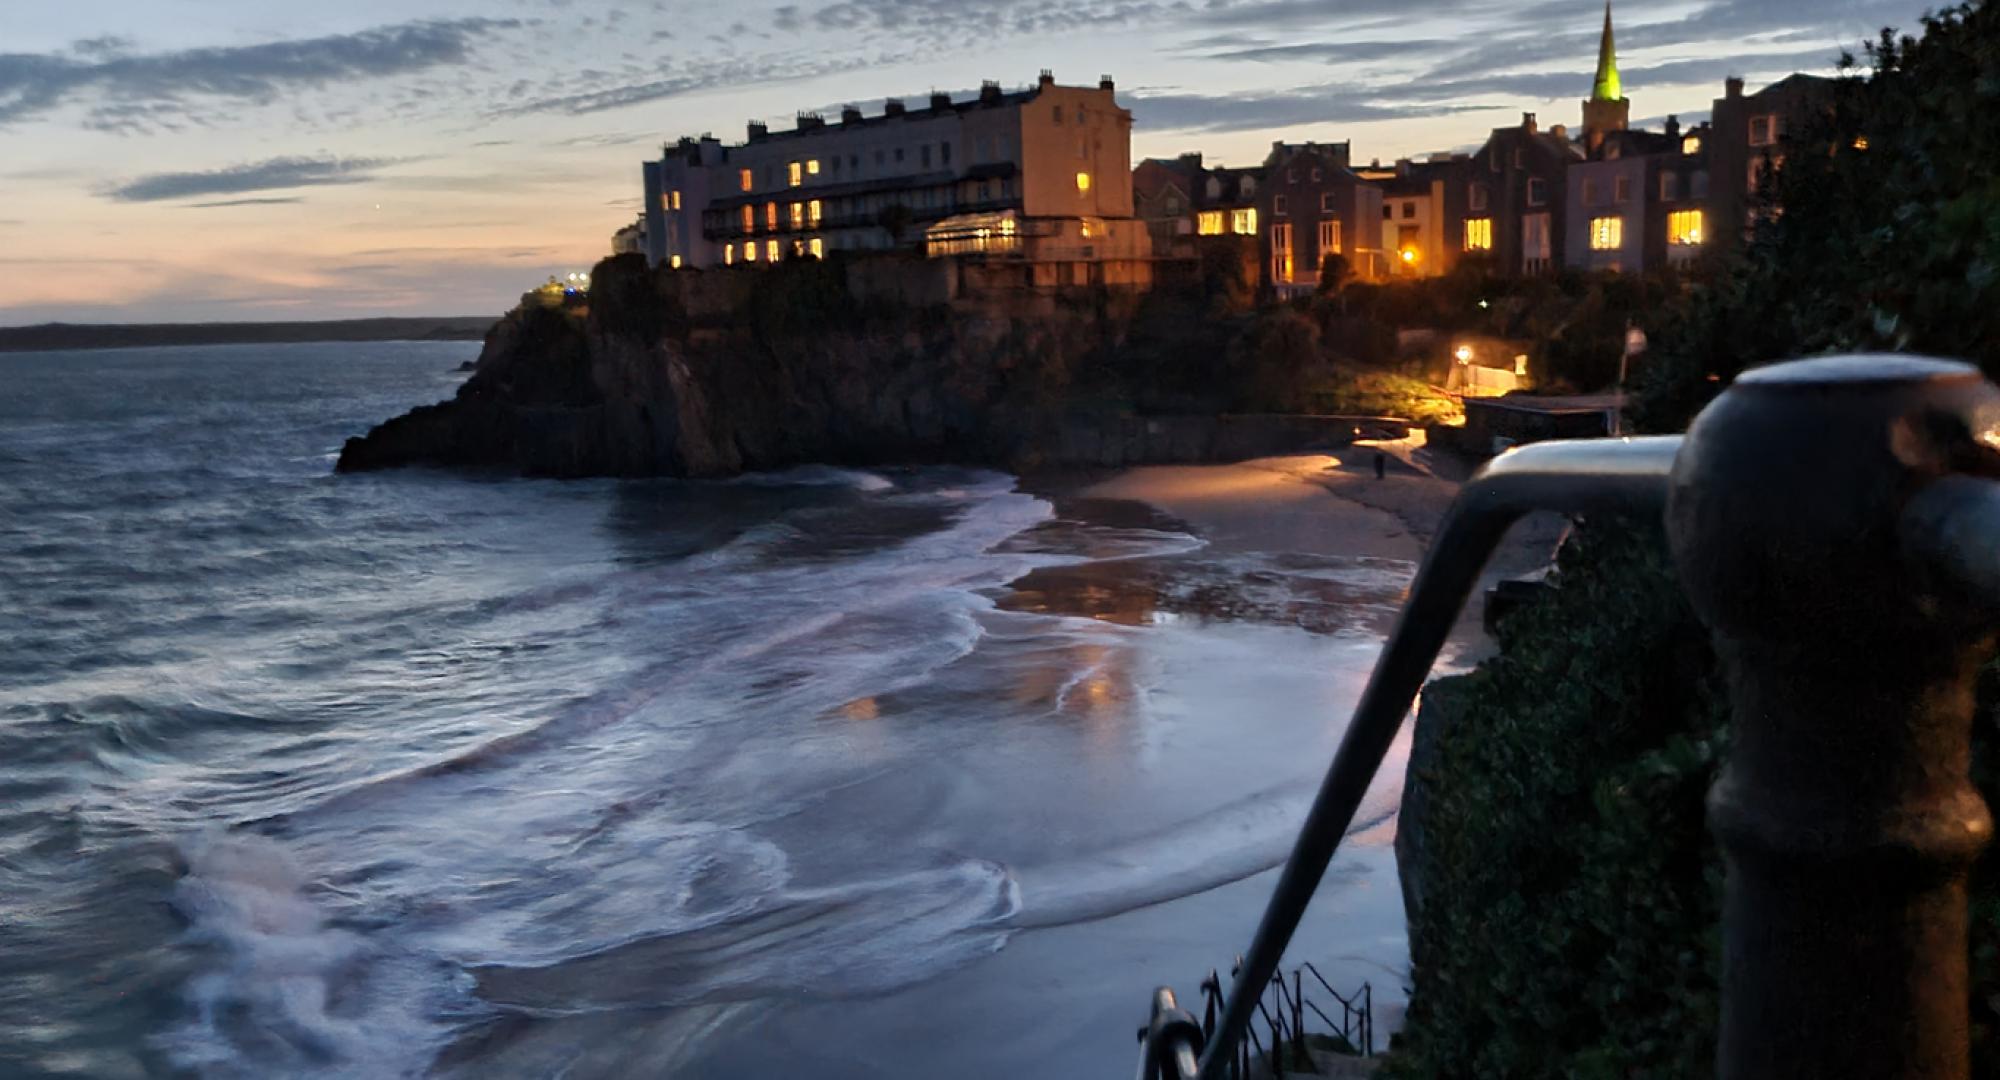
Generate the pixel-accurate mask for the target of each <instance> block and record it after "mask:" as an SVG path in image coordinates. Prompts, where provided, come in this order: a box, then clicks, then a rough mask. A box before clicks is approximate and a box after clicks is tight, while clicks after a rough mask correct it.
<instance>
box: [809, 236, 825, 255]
mask: <svg viewBox="0 0 2000 1080" xmlns="http://www.w3.org/2000/svg"><path fill="white" fill-rule="evenodd" d="M806 250H808V251H810V252H812V257H813V258H815V259H821V258H825V257H826V241H824V240H821V239H820V238H819V237H817V236H815V237H813V238H812V239H811V240H809V241H807V242H806Z"/></svg>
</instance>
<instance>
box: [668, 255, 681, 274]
mask: <svg viewBox="0 0 2000 1080" xmlns="http://www.w3.org/2000/svg"><path fill="white" fill-rule="evenodd" d="M667 266H668V267H669V268H670V269H674V270H679V269H680V268H681V257H680V256H679V255H675V256H672V257H671V258H669V259H668V260H667Z"/></svg>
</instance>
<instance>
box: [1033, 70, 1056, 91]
mask: <svg viewBox="0 0 2000 1080" xmlns="http://www.w3.org/2000/svg"><path fill="white" fill-rule="evenodd" d="M1055 84H1056V73H1055V72H1053V71H1050V70H1049V69H1048V68H1043V69H1042V78H1041V81H1040V82H1039V83H1038V84H1037V85H1039V86H1040V87H1041V88H1042V89H1044V90H1046V89H1048V88H1049V87H1051V86H1054V85H1055Z"/></svg>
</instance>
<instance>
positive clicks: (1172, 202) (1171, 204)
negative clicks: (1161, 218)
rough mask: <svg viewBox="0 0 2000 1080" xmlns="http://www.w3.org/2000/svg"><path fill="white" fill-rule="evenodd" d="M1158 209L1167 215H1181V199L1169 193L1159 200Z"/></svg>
mask: <svg viewBox="0 0 2000 1080" xmlns="http://www.w3.org/2000/svg"><path fill="white" fill-rule="evenodd" d="M1160 211H1161V212H1162V213H1164V214H1166V215H1167V216H1168V217H1179V216H1181V201H1180V200H1179V199H1177V198H1175V197H1173V196H1172V195H1169V196H1167V197H1166V198H1165V199H1163V200H1161V202H1160Z"/></svg>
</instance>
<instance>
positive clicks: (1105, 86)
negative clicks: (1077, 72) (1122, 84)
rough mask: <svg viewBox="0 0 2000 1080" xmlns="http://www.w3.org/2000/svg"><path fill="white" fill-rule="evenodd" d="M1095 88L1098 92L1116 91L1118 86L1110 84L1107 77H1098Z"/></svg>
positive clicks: (1109, 79)
mask: <svg viewBox="0 0 2000 1080" xmlns="http://www.w3.org/2000/svg"><path fill="white" fill-rule="evenodd" d="M1097 88H1098V89H1099V90H1116V89H1118V84H1117V83H1114V82H1112V81H1111V76H1109V75H1099V76H1098V77H1097Z"/></svg>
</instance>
